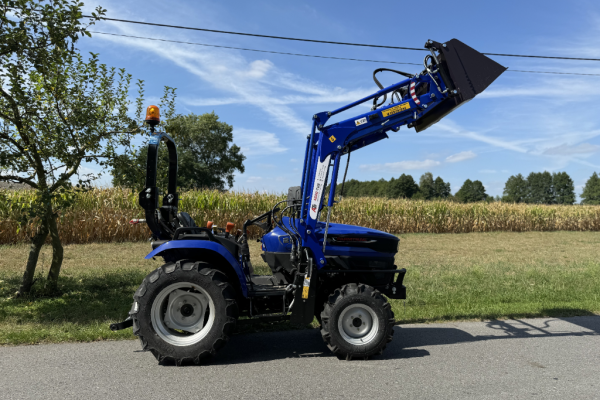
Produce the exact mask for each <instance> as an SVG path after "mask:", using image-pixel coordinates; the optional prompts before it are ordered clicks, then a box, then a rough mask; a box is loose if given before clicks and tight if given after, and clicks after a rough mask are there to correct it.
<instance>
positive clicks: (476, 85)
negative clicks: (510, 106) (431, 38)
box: [413, 39, 507, 132]
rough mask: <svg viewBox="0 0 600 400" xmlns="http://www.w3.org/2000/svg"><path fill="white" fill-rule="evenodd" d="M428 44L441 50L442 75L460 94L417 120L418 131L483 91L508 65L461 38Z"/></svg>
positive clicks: (447, 84)
mask: <svg viewBox="0 0 600 400" xmlns="http://www.w3.org/2000/svg"><path fill="white" fill-rule="evenodd" d="M444 45H445V46H444ZM425 47H431V48H435V49H436V50H437V51H438V52H439V56H438V60H439V63H440V65H439V66H440V74H441V75H442V79H443V80H444V83H445V84H446V86H447V87H448V88H449V90H450V91H451V93H452V91H454V90H456V91H457V94H456V95H454V96H451V97H449V98H447V99H446V100H444V101H443V102H442V103H441V104H439V105H438V106H437V107H435V108H434V109H433V110H431V111H430V112H429V113H427V114H425V115H424V116H423V117H422V118H420V119H419V120H417V121H415V123H414V124H413V126H414V127H415V130H416V131H417V132H421V131H423V130H425V129H427V128H429V127H430V126H431V125H433V124H435V123H436V122H438V121H440V120H441V119H442V118H444V117H445V116H446V115H448V114H450V113H451V112H452V111H454V110H455V109H457V108H458V107H460V106H461V105H462V104H464V103H466V102H468V101H469V100H471V99H472V98H473V97H475V96H476V95H478V94H479V93H481V92H483V91H484V90H485V89H486V88H487V87H488V86H489V85H490V84H491V83H492V82H494V81H495V80H496V78H498V77H499V76H500V75H501V74H502V73H503V72H504V71H506V69H507V68H505V67H503V66H502V65H500V64H498V63H497V62H495V61H494V60H492V59H490V58H488V57H486V56H484V55H483V54H481V53H480V52H478V51H477V50H474V49H472V48H471V47H469V46H467V45H466V44H464V43H463V42H461V41H460V40H457V39H452V40H450V41H448V42H446V43H445V44H442V43H438V42H428V43H427V44H426V45H425Z"/></svg>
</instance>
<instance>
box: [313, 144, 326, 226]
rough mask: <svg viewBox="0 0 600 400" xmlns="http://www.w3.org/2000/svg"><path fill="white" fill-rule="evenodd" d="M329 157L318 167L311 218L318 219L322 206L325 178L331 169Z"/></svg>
mask: <svg viewBox="0 0 600 400" xmlns="http://www.w3.org/2000/svg"><path fill="white" fill-rule="evenodd" d="M329 157H330V156H327V157H326V158H325V160H323V162H320V163H319V164H318V165H317V173H316V175H315V186H314V187H313V192H312V196H311V197H310V217H311V218H312V219H315V220H316V219H317V214H318V213H319V207H320V206H321V196H322V195H323V190H325V178H326V177H327V169H328V168H329Z"/></svg>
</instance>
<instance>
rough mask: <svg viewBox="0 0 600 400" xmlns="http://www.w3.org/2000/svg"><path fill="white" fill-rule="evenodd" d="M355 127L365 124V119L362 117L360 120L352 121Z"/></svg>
mask: <svg viewBox="0 0 600 400" xmlns="http://www.w3.org/2000/svg"><path fill="white" fill-rule="evenodd" d="M354 123H355V124H356V126H360V125H363V124H366V123H367V117H362V118H361V119H356V120H354Z"/></svg>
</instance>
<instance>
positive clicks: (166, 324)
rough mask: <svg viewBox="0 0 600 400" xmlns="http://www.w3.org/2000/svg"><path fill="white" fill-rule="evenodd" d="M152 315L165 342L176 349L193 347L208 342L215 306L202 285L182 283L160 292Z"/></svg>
mask: <svg viewBox="0 0 600 400" xmlns="http://www.w3.org/2000/svg"><path fill="white" fill-rule="evenodd" d="M150 315H151V319H152V327H153V328H154V331H155V332H156V334H157V335H158V336H159V337H160V338H161V339H163V340H164V341H165V342H167V343H170V344H172V345H174V346H190V345H193V344H196V343H198V342H199V341H201V340H202V339H204V337H205V336H206V335H207V334H208V332H209V331H210V329H211V328H212V326H213V324H214V321H215V305H214V303H213V300H212V298H211V297H210V295H209V294H208V292H206V290H204V289H202V288H201V287H200V286H199V285H196V284H194V283H190V282H179V283H174V284H172V285H169V286H167V287H166V288H164V289H163V290H161V291H160V293H159V294H158V296H156V299H155V300H154V302H153V303H152V309H151V311H150Z"/></svg>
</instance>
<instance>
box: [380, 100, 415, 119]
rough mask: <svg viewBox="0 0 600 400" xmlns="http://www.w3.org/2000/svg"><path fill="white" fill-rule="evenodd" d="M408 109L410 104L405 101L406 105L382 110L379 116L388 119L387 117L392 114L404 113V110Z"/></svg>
mask: <svg viewBox="0 0 600 400" xmlns="http://www.w3.org/2000/svg"><path fill="white" fill-rule="evenodd" d="M409 109H410V104H409V103H408V101H407V102H406V103H402V104H400V105H397V106H394V107H391V108H388V109H387V110H383V111H382V112H381V114H382V115H383V116H384V117H388V116H390V115H392V114H398V113H399V112H402V111H406V110H409Z"/></svg>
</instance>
